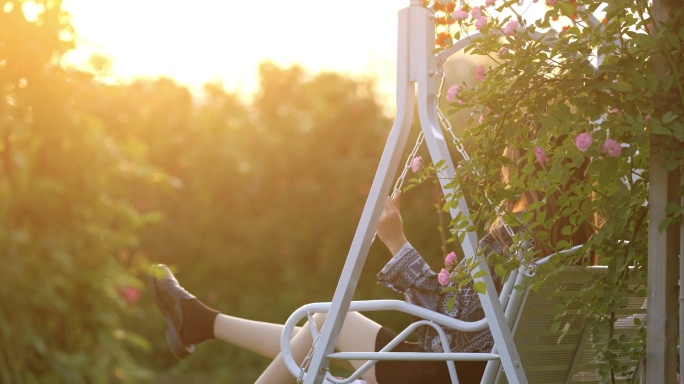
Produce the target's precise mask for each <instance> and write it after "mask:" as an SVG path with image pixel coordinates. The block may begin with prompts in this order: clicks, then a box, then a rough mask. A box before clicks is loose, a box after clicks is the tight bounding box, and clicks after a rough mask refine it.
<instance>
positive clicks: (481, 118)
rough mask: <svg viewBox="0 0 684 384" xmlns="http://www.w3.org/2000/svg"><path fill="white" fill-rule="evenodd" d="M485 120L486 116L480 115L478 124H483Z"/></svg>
mask: <svg viewBox="0 0 684 384" xmlns="http://www.w3.org/2000/svg"><path fill="white" fill-rule="evenodd" d="M484 119H485V115H480V119H479V120H478V122H479V123H480V124H482V122H483V121H484Z"/></svg>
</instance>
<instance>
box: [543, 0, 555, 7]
mask: <svg viewBox="0 0 684 384" xmlns="http://www.w3.org/2000/svg"><path fill="white" fill-rule="evenodd" d="M546 4H548V6H549V7H554V6H555V5H556V4H558V0H546Z"/></svg>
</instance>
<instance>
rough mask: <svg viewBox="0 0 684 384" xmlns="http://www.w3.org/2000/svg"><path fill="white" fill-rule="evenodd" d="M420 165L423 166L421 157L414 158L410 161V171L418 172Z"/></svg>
mask: <svg viewBox="0 0 684 384" xmlns="http://www.w3.org/2000/svg"><path fill="white" fill-rule="evenodd" d="M421 165H423V157H422V156H417V157H414V158H413V160H412V161H411V170H412V171H413V172H418V170H419V169H420V166H421Z"/></svg>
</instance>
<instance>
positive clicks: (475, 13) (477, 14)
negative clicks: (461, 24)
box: [470, 7, 482, 20]
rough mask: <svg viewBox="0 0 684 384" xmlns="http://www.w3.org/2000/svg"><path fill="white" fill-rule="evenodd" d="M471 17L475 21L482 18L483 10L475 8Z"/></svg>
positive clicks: (471, 12)
mask: <svg viewBox="0 0 684 384" xmlns="http://www.w3.org/2000/svg"><path fill="white" fill-rule="evenodd" d="M470 16H472V17H473V20H476V19H478V18H480V16H482V9H481V8H480V7H473V9H472V10H471V11H470Z"/></svg>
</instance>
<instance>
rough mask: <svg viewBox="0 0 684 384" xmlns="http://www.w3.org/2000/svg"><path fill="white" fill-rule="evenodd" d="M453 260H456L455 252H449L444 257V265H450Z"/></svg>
mask: <svg viewBox="0 0 684 384" xmlns="http://www.w3.org/2000/svg"><path fill="white" fill-rule="evenodd" d="M455 261H456V254H455V253H454V252H450V253H449V254H448V255H446V257H445V258H444V265H446V266H447V267H448V266H450V265H453V264H454V262H455Z"/></svg>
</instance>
